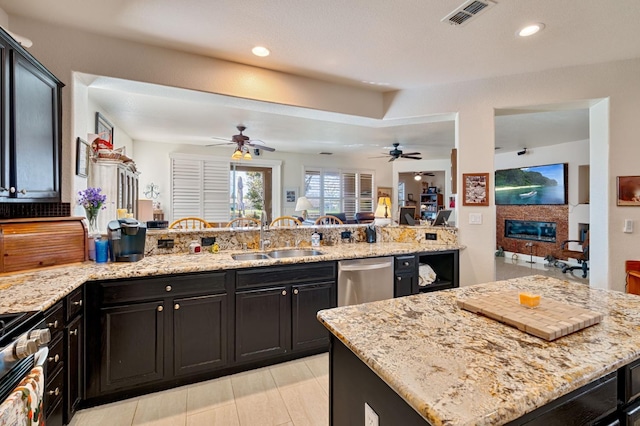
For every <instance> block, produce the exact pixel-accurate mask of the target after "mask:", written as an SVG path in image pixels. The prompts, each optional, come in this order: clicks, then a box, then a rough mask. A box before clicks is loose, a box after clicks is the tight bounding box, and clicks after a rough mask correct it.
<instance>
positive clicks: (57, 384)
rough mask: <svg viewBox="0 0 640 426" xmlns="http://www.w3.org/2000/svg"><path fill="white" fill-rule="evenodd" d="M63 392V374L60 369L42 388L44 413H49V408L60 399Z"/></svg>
mask: <svg viewBox="0 0 640 426" xmlns="http://www.w3.org/2000/svg"><path fill="white" fill-rule="evenodd" d="M63 394H64V374H63V371H62V370H59V371H58V373H57V374H56V375H55V376H53V378H52V379H51V380H48V381H47V384H46V386H45V388H44V407H45V413H46V414H49V413H50V412H51V410H52V409H53V408H54V407H55V406H56V405H57V404H58V402H59V401H61V400H62V395H63Z"/></svg>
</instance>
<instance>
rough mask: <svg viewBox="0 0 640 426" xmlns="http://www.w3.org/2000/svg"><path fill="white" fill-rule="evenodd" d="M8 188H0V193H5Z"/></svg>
mask: <svg viewBox="0 0 640 426" xmlns="http://www.w3.org/2000/svg"><path fill="white" fill-rule="evenodd" d="M8 190H9V188H5V187H4V186H0V192H7V191H8Z"/></svg>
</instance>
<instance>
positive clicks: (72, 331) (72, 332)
mask: <svg viewBox="0 0 640 426" xmlns="http://www.w3.org/2000/svg"><path fill="white" fill-rule="evenodd" d="M77 335H78V329H77V328H76V329H75V330H71V331H69V336H77Z"/></svg>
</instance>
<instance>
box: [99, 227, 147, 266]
mask: <svg viewBox="0 0 640 426" xmlns="http://www.w3.org/2000/svg"><path fill="white" fill-rule="evenodd" d="M146 234H147V227H146V226H145V225H144V223H142V222H139V221H137V220H136V219H129V218H124V219H118V220H112V221H111V222H109V224H107V237H108V238H109V252H110V253H111V261H112V262H137V261H138V260H140V259H142V258H143V257H144V242H145V237H146Z"/></svg>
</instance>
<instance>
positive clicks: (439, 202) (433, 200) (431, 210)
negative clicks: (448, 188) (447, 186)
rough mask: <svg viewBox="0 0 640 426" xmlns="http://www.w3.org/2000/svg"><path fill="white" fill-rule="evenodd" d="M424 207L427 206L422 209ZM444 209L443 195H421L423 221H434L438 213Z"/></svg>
mask: <svg viewBox="0 0 640 426" xmlns="http://www.w3.org/2000/svg"><path fill="white" fill-rule="evenodd" d="M422 206H425V207H424V208H422ZM443 208H444V201H443V197H442V194H438V193H435V194H425V193H423V194H420V217H421V218H422V219H429V220H433V219H435V217H436V213H438V211H439V210H442V209H443Z"/></svg>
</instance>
